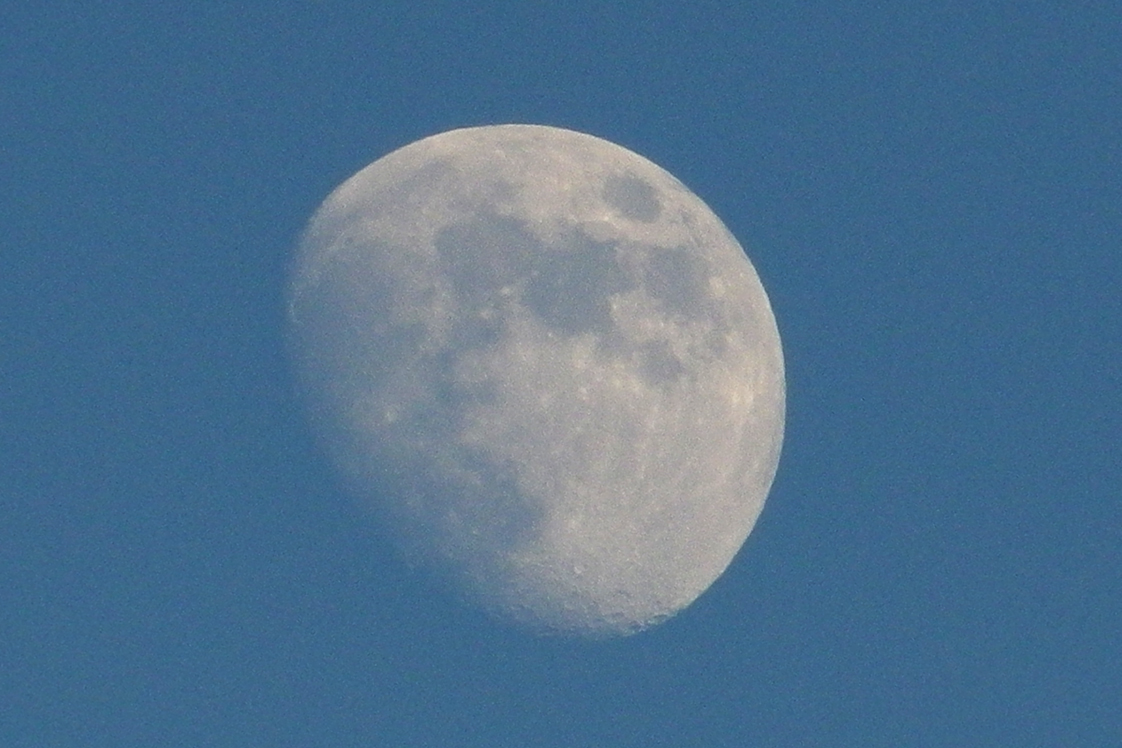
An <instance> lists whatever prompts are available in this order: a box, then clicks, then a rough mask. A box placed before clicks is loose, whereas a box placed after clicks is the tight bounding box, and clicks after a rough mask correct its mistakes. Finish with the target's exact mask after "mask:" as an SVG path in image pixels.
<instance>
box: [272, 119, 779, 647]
mask: <svg viewBox="0 0 1122 748" xmlns="http://www.w3.org/2000/svg"><path fill="white" fill-rule="evenodd" d="M289 315H290V317H289V324H290V332H291V336H292V341H293V348H294V352H295V356H296V361H297V365H298V369H299V372H300V375H301V379H302V381H303V383H304V385H305V388H306V391H307V393H308V397H309V401H310V403H311V405H312V412H313V415H314V420H315V422H316V424H317V426H318V427H319V431H320V433H321V434H322V436H323V440H324V443H325V445H326V447H327V449H328V451H329V452H330V453H331V455H332V456H333V458H334V459H335V461H336V462H337V464H338V465H339V467H340V469H341V471H342V473H343V474H344V475H345V476H346V478H347V479H348V481H349V483H350V486H351V487H352V488H353V490H354V491H355V492H356V493H358V494H359V495H360V496H362V497H363V498H364V500H366V501H368V502H369V503H370V504H371V505H373V506H375V507H376V508H377V509H378V510H379V512H380V514H381V516H382V517H383V519H384V521H386V522H388V523H390V525H391V526H392V527H393V529H394V531H395V535H396V537H398V538H399V539H400V541H401V542H402V544H403V545H404V546H405V548H406V549H407V550H408V551H409V552H411V553H413V554H415V555H417V556H419V557H420V558H422V559H424V560H425V561H427V562H429V563H430V564H431V565H432V566H434V567H435V568H436V569H438V570H439V571H440V572H442V573H444V574H446V575H448V576H450V577H451V578H452V579H453V580H454V581H455V582H456V583H457V584H458V585H459V586H460V587H461V589H463V590H464V591H465V592H467V593H468V594H469V596H470V597H472V598H474V599H475V600H476V601H477V602H479V603H482V604H483V605H484V606H485V607H487V608H489V609H490V610H491V611H493V612H495V613H498V614H500V615H502V616H505V617H507V618H511V619H514V620H515V621H518V622H521V623H524V624H527V625H529V626H531V627H534V628H538V629H544V630H550V631H560V632H571V633H578V634H589V635H604V634H622V633H629V632H632V631H636V630H638V629H641V628H643V627H645V626H648V625H650V624H652V623H654V622H656V621H659V620H661V619H664V618H666V617H669V616H671V615H673V614H674V613H675V612H677V611H679V610H680V609H682V608H683V607H685V606H686V605H689V604H690V603H691V602H692V601H693V600H694V599H696V598H697V596H698V595H700V594H701V593H702V592H704V591H705V589H706V588H708V587H709V585H710V584H711V583H712V582H713V581H714V580H715V579H716V578H717V577H718V576H720V574H721V573H722V572H723V571H724V570H725V568H726V567H727V566H728V564H729V562H730V561H731V560H732V558H733V556H734V555H735V554H736V552H737V550H738V549H739V548H740V546H741V545H742V544H743V542H744V540H745V538H746V537H747V536H748V533H749V532H750V531H751V529H752V526H753V524H754V523H755V521H756V518H757V516H758V515H759V513H760V510H761V509H762V508H763V504H764V500H765V498H766V497H767V493H768V490H769V488H770V486H771V482H772V478H773V477H774V474H775V469H776V465H777V462H778V459H779V451H780V443H781V441H782V435H783V423H784V404H785V396H784V375H783V356H782V352H781V348H780V342H779V334H778V332H777V329H776V325H775V319H774V317H773V316H772V311H771V307H770V305H769V303H768V298H767V295H766V294H765V292H764V289H763V287H762V286H761V284H760V281H759V278H758V277H757V275H756V272H755V270H754V269H753V267H752V265H751V263H750V262H749V261H748V258H747V257H746V256H745V254H744V252H743V250H742V249H741V248H740V246H739V245H738V244H737V242H736V240H735V239H734V238H733V237H732V235H731V234H730V233H729V232H728V231H727V230H726V229H725V227H724V226H723V225H722V224H721V222H720V221H719V220H718V219H717V217H716V216H715V215H713V213H712V212H711V211H710V210H709V209H708V208H707V207H706V206H705V204H704V203H702V202H701V200H700V199H698V198H697V197H696V196H695V195H694V194H693V193H691V192H690V191H689V190H688V189H686V188H685V187H684V186H683V185H682V184H681V183H680V182H678V180H676V179H675V178H674V177H672V176H671V175H670V174H669V173H667V172H666V171H664V170H663V169H661V168H659V167H658V166H656V165H655V164H653V163H651V162H650V161H648V160H646V159H644V158H642V157H640V156H638V155H636V154H634V153H632V152H631V151H628V150H626V149H624V148H621V147H619V146H617V145H613V144H612V143H609V142H607V141H604V140H600V139H598V138H595V137H592V136H590V135H584V134H580V133H576V132H571V131H568V130H561V129H557V128H552V127H541V126H531V125H502V126H491V127H477V128H469V129H463V130H455V131H452V132H447V133H444V134H441V135H436V136H433V137H430V138H426V139H424V140H421V141H418V142H416V143H413V144H412V145H409V146H406V147H404V148H401V149H400V150H397V151H394V152H393V153H391V154H389V155H388V156H386V157H384V158H382V159H379V160H378V161H375V162H374V163H373V164H371V165H370V166H368V167H367V168H365V169H363V170H362V171H361V172H359V173H358V174H356V175H355V176H354V177H352V178H351V179H349V180H348V181H347V182H345V183H344V184H343V185H342V186H341V187H339V188H338V189H337V190H335V192H333V193H332V194H331V195H330V196H329V197H328V198H327V200H326V201H325V202H324V203H323V205H322V206H321V207H320V208H319V210H318V211H317V212H316V214H315V216H314V217H313V218H312V220H311V222H310V224H309V226H308V228H307V231H306V233H305V234H304V237H303V240H302V243H301V245H300V248H299V252H298V255H297V260H296V264H295V267H294V273H293V278H292V284H291V289H290V306H289Z"/></svg>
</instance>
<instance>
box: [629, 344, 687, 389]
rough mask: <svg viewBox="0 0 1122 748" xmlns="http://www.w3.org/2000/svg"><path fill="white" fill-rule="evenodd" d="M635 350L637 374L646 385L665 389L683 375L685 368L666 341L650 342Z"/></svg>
mask: <svg viewBox="0 0 1122 748" xmlns="http://www.w3.org/2000/svg"><path fill="white" fill-rule="evenodd" d="M636 348H637V351H636V352H637V353H638V359H639V360H638V368H639V374H640V376H642V377H643V379H644V380H646V381H647V383H648V384H651V385H654V386H656V387H665V386H668V385H672V384H674V383H675V382H677V381H678V379H679V378H680V377H681V376H682V375H683V374H685V372H686V368H685V367H684V366H682V362H681V360H680V359H679V358H678V357H677V356H675V355H674V353H673V351H671V350H670V346H669V345H667V344H666V341H663V340H659V341H650V342H647V343H643V344H641V345H639V346H637V347H636Z"/></svg>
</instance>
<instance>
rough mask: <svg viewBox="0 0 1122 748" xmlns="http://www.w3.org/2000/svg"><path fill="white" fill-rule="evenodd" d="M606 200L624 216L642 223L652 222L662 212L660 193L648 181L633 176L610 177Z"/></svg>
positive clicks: (606, 182)
mask: <svg viewBox="0 0 1122 748" xmlns="http://www.w3.org/2000/svg"><path fill="white" fill-rule="evenodd" d="M603 197H604V202H606V203H607V204H608V205H610V206H612V207H613V208H615V209H616V210H618V211H619V212H620V214H621V215H622V216H623V217H624V218H630V219H631V220H632V221H639V222H641V223H652V222H654V221H656V220H658V216H659V214H660V213H662V205H661V204H660V203H659V200H658V193H656V192H655V188H654V187H652V186H651V185H650V184H649V183H648V182H645V181H643V180H642V179H640V178H638V177H635V176H632V175H630V174H628V175H626V176H612V177H608V179H607V180H606V181H605V184H604V193H603Z"/></svg>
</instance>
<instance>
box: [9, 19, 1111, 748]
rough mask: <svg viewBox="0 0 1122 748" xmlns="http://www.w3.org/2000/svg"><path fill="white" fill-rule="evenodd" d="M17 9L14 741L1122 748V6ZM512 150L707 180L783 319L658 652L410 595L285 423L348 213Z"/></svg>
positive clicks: (422, 580)
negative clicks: (374, 173) (557, 140)
mask: <svg viewBox="0 0 1122 748" xmlns="http://www.w3.org/2000/svg"><path fill="white" fill-rule="evenodd" d="M14 5H15V7H12V6H13V4H11V3H9V4H7V5H5V6H4V8H3V9H2V10H0V71H2V72H0V746H3V747H4V748H44V747H46V746H52V747H53V746H66V747H69V746H91V747H95V746H96V747H98V748H100V747H103V746H104V747H105V748H109V747H113V748H126V747H129V746H184V747H186V746H216V747H224V746H231V747H234V746H237V747H239V748H240V747H243V746H266V747H272V746H278V747H281V746H284V747H288V746H291V747H292V748H298V747H300V748H302V747H305V746H313V745H314V746H347V747H349V746H393V747H395V748H396V747H399V746H531V745H532V746H544V747H551V746H635V747H636V748H639V747H645V746H738V747H740V746H855V745H859V746H863V747H865V748H869V747H872V746H884V747H885V748H898V747H899V746H931V747H940V748H941V747H943V746H947V747H950V746H954V747H955V748H958V747H960V746H1104V747H1106V746H1116V745H1122V708H1120V707H1119V705H1120V704H1122V394H1120V393H1122V13H1120V12H1119V8H1118V6H1117V4H1115V3H1108V2H1102V3H1071V2H1065V3H1060V2H1048V3H1013V2H982V3H947V2H941V3H924V4H921V5H922V8H920V9H912V8H911V7H910V6H908V4H901V3H896V4H892V3H889V4H883V3H854V4H848V5H845V4H839V3H828V2H821V3H808V2H796V3H762V4H761V3H734V2H721V3H707V2H693V3H677V4H671V3H626V4H624V3H618V4H615V5H616V6H619V7H620V8H623V7H624V6H626V9H609V8H608V6H611V5H612V4H602V3H585V2H569V3H561V2H558V3H549V4H545V3H531V2H511V3H506V4H504V3H487V2H480V3H474V4H467V3H460V4H455V3H444V2H432V3H421V2H400V3H397V2H389V3H378V2H368V3H353V4H341V3H340V4H321V3H299V4H298V3H283V2H274V3H260V4H209V3H208V4H204V3H194V4H185V3H160V4H157V3H148V4H141V3H123V2H122V3H66V2H52V3H40V4H32V3H19V2H17V3H15V4H14ZM212 5H220V6H221V7H212ZM545 5H548V6H549V7H548V8H540V7H538V6H545ZM21 6H22V7H21ZM414 6H423V7H414ZM733 8H742V9H741V10H736V9H733ZM886 8H887V9H886ZM501 122H530V123H537V124H549V125H556V126H561V127H569V128H572V129H577V130H582V131H585V132H589V133H591V134H594V135H597V136H600V137H603V138H607V139H609V140H612V141H615V142H618V143H620V144H621V145H624V146H626V147H628V148H631V149H632V150H635V151H637V152H638V153H641V154H642V155H644V156H647V157H648V158H650V159H652V160H653V161H655V162H656V163H658V164H660V165H661V166H663V167H664V168H666V169H668V170H669V171H671V172H672V173H673V174H675V175H676V176H677V177H679V178H680V179H681V180H682V181H683V182H685V183H686V184H687V185H688V186H689V187H690V188H691V189H692V190H694V191H695V192H696V193H698V194H699V195H700V196H701V197H702V198H703V199H704V200H706V201H707V202H708V203H709V205H710V206H711V207H712V208H713V209H714V210H715V211H716V213H717V214H718V215H719V216H721V217H722V219H723V220H724V221H725V222H726V223H727V225H728V226H729V228H730V229H731V230H732V231H733V233H734V234H736V235H737V237H738V238H739V239H740V240H741V242H742V243H743V244H744V245H745V247H746V248H747V250H748V252H749V253H750V256H751V258H752V260H753V262H754V264H755V265H756V268H757V270H758V271H759V273H760V275H761V277H762V279H763V281H764V284H765V286H766V287H767V288H768V291H769V293H770V295H771V299H772V304H773V306H774V309H775V312H776V316H777V318H778V321H779V326H780V330H781V333H782V334H783V340H784V346H785V351H786V355H787V371H788V396H789V400H788V410H789V416H788V428H787V439H786V442H785V447H784V455H783V459H782V461H781V463H780V469H779V475H778V478H777V481H776V484H775V487H774V489H773V491H772V494H771V498H770V499H769V503H768V506H767V508H766V509H765V510H764V513H763V516H762V518H761V520H760V523H759V524H758V525H757V528H756V531H755V532H754V533H753V535H752V536H751V537H750V538H749V541H748V543H747V544H746V546H745V548H744V549H743V551H742V552H741V554H740V556H738V558H737V560H736V561H735V562H734V563H733V565H732V567H731V568H730V570H729V571H728V573H726V575H725V576H724V577H722V578H721V579H720V580H719V581H718V582H717V583H716V584H715V585H714V586H713V588H712V589H711V590H710V591H709V592H708V593H707V594H706V595H704V596H703V597H702V598H701V599H700V600H699V601H698V602H697V603H696V604H695V605H694V606H693V607H691V608H690V609H688V610H687V611H686V612H684V613H683V614H681V615H680V616H678V617H677V618H675V619H673V620H672V621H670V622H669V623H667V624H665V625H664V626H662V627H660V628H658V629H655V630H653V631H651V632H648V633H644V634H641V635H638V636H635V637H633V638H630V639H625V640H616V641H609V642H598V643H597V642H592V643H589V642H579V641H568V640H551V639H537V638H532V637H530V636H528V635H526V634H523V633H520V632H519V631H516V630H512V629H508V628H506V627H504V626H502V625H499V624H496V623H493V622H491V621H490V620H488V619H486V618H484V617H483V616H481V615H480V614H479V613H477V612H475V611H473V610H472V609H470V608H467V607H463V606H461V605H460V604H459V603H457V602H456V601H455V600H454V599H452V598H451V597H449V596H448V595H447V594H445V593H444V592H443V591H441V590H439V589H437V588H436V587H435V586H434V584H433V583H432V582H431V581H429V580H428V579H427V578H426V577H425V576H424V575H423V574H421V573H420V572H417V571H415V570H412V569H410V568H408V567H407V566H405V565H404V564H403V563H402V562H401V561H400V560H399V559H398V557H397V556H396V555H395V554H394V553H393V551H392V550H391V549H390V547H389V544H388V543H387V542H386V539H385V538H384V537H382V536H381V535H380V534H379V531H378V528H377V527H374V526H372V524H371V523H370V522H368V521H367V520H366V518H365V517H364V516H363V515H362V514H361V513H360V512H359V511H357V510H356V509H355V508H354V507H353V506H352V504H351V503H350V502H349V500H348V499H347V497H346V496H345V495H343V493H342V492H341V490H340V488H339V486H338V484H337V483H336V482H335V480H334V478H333V476H332V473H331V471H330V470H329V467H328V465H327V463H326V461H325V460H324V459H323V457H322V456H321V455H320V453H319V452H318V451H317V450H316V448H315V446H314V444H313V443H312V440H311V437H310V435H309V433H308V429H307V426H306V424H305V422H304V419H303V415H302V413H301V411H300V407H299V403H298V402H297V401H296V399H295V397H294V395H293V387H292V381H291V373H290V369H289V365H288V361H287V359H286V356H285V349H284V330H283V294H284V285H285V279H286V271H287V265H288V262H289V258H290V256H291V252H292V249H293V247H294V243H295V241H296V239H297V236H298V234H299V232H300V230H301V228H302V226H303V224H304V222H305V221H306V220H307V219H308V217H309V216H310V215H311V213H312V212H313V211H314V209H315V208H316V206H317V205H318V204H319V202H320V201H321V200H322V199H323V198H324V197H325V196H326V195H327V193H328V192H329V191H330V190H331V189H332V188H334V187H335V186H336V185H337V184H338V183H340V182H341V181H342V180H343V179H345V178H346V177H348V176H350V175H351V174H352V173H354V172H355V171H357V170H358V169H359V168H361V167H362V166H364V165H366V164H367V163H369V162H370V161H372V160H374V159H375V158H377V157H379V156H381V155H384V154H385V153H387V152H388V151H390V150H392V149H394V148H397V147H399V146H402V145H405V144H406V143H409V142H411V141H413V140H416V139H418V138H420V137H423V136H426V135H430V134H434V133H436V132H440V131H443V130H447V129H450V128H453V127H459V126H466V125H477V124H493V123H501Z"/></svg>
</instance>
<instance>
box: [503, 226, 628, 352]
mask: <svg viewBox="0 0 1122 748" xmlns="http://www.w3.org/2000/svg"><path fill="white" fill-rule="evenodd" d="M633 286H634V284H633V283H632V281H631V279H630V278H628V277H627V275H626V274H624V272H623V271H622V270H621V269H620V267H619V264H618V263H617V262H616V251H615V246H614V245H613V244H610V243H606V242H597V241H594V240H592V239H591V238H590V237H588V236H586V235H584V234H583V233H580V232H577V231H574V232H572V233H571V234H569V235H568V236H566V237H565V238H564V239H563V240H562V241H560V242H557V243H556V244H552V245H551V246H549V247H548V248H546V247H542V248H541V251H539V252H538V253H537V254H536V255H534V266H533V269H532V270H531V271H530V277H529V282H528V284H527V287H526V295H525V302H526V305H527V306H528V307H530V309H531V310H532V311H533V312H534V314H536V315H537V316H538V318H539V319H540V320H541V321H542V322H544V323H545V324H546V325H548V326H549V327H551V328H553V329H555V330H557V331H558V332H560V333H563V334H566V335H580V334H582V333H586V332H596V333H600V334H605V333H607V332H608V331H609V330H611V329H612V328H613V327H614V322H613V321H612V308H611V298H610V297H611V295H612V294H614V293H618V292H620V291H625V290H627V289H629V288H632V287H633Z"/></svg>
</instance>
